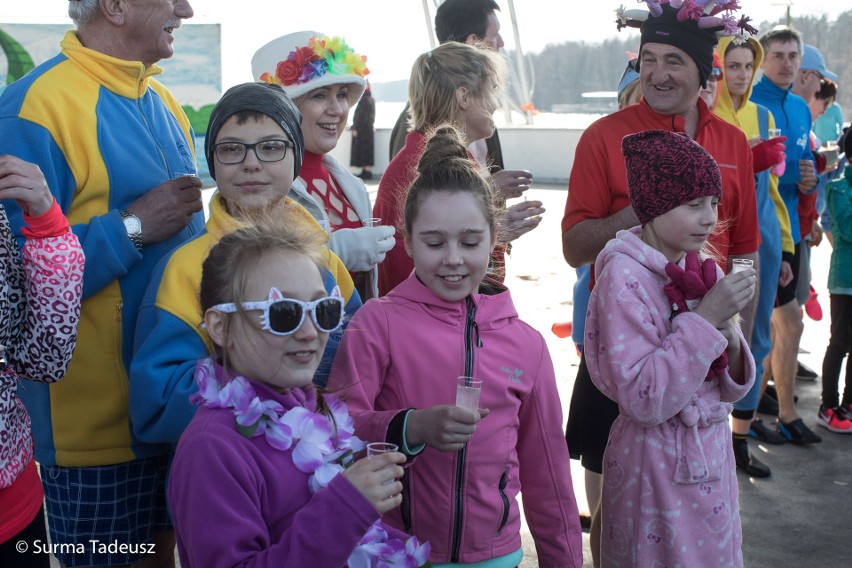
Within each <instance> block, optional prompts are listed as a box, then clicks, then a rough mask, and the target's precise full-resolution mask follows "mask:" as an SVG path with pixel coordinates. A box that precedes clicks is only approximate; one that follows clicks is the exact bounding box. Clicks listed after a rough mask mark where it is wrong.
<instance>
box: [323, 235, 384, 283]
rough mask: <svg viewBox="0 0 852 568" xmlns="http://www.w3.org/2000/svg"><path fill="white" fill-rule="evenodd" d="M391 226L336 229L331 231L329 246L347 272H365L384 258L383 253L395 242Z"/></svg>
mask: <svg viewBox="0 0 852 568" xmlns="http://www.w3.org/2000/svg"><path fill="white" fill-rule="evenodd" d="M395 232H396V230H395V229H394V228H393V227H388V226H386V225H381V226H379V227H362V228H360V229H338V230H337V231H334V232H333V233H331V239H330V240H329V243H328V245H329V247H328V248H330V249H331V250H332V251H333V252H334V253H335V254H336V255H337V256H339V257H340V260H342V261H343V264H344V265H346V268H347V270H349V272H366V271H368V270H372V269H373V266H375V265H376V264H378V263H379V262H381V261H383V260H384V259H385V255H386V254H387V252H388V251H389V250H391V249H392V248H393V246H394V245H395V244H396V239H394V237H393V235H394V233H395Z"/></svg>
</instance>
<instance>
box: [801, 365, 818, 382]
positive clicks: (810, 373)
mask: <svg viewBox="0 0 852 568" xmlns="http://www.w3.org/2000/svg"><path fill="white" fill-rule="evenodd" d="M817 377H819V375H818V374H817V372H816V371H814V370H813V369H811V368H810V367H808V366H807V365H805V364H804V363H802V362H801V361H799V367H798V369H796V378H797V379H799V380H800V381H815V380H817Z"/></svg>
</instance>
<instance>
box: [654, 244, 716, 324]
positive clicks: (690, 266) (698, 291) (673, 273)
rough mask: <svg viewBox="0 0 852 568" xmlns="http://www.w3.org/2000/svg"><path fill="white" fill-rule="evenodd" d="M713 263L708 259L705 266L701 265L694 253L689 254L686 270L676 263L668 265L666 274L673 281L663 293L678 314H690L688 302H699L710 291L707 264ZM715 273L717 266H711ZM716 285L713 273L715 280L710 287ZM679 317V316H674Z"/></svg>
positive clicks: (685, 265)
mask: <svg viewBox="0 0 852 568" xmlns="http://www.w3.org/2000/svg"><path fill="white" fill-rule="evenodd" d="M708 261H709V262H710V263H711V264H712V263H713V261H712V259H709V258H708V259H707V261H705V265H704V266H702V265H701V260H700V259H699V258H698V255H697V254H695V253H694V252H690V253H687V255H686V259H685V260H684V268H681V267H680V266H678V265H677V264H675V263H674V262H670V263H668V264H667V265H666V274H668V276H669V278H671V279H672V281H671V282H669V283H668V284H666V285H665V286H663V291H664V292H665V293H666V296H667V297H668V298H669V300H671V302H672V307H673V309H675V310H676V311H677V312H678V313H683V312H688V311H689V308H688V306H687V304H686V300H698V299H701V298H703V297H704V294H706V293H707V290H708V289H709V288H708V286H707V284H705V276H704V272H705V271H706V269H705V267H706V266H707V262H708ZM709 268H711V269H712V270H714V271H715V269H716V268H715V266H710V267H709ZM715 283H716V274H715V272H713V280H712V283H711V284H710V286H711V287H712V285H713V284H715ZM674 315H677V314H674Z"/></svg>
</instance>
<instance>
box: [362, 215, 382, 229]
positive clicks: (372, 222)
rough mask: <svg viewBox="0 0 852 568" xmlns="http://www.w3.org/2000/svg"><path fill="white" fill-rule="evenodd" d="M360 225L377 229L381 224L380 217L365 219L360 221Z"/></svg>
mask: <svg viewBox="0 0 852 568" xmlns="http://www.w3.org/2000/svg"><path fill="white" fill-rule="evenodd" d="M361 224H362V225H364V226H365V227H379V226H381V224H382V218H381V217H365V218H363V219H361Z"/></svg>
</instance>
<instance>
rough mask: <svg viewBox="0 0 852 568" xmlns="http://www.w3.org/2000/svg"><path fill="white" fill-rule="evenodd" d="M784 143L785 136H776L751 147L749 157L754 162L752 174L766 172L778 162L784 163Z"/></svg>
mask: <svg viewBox="0 0 852 568" xmlns="http://www.w3.org/2000/svg"><path fill="white" fill-rule="evenodd" d="M786 141H787V137H786V136H778V137H776V138H770V139H769V140H764V141H763V142H761V143H760V144H756V145H754V146H752V148H751V155H752V158H753V160H754V173H760V172H762V171H763V170H768V169H769V168H771V167H772V166H774V165H776V164H778V163H779V162H782V161H784V142H786Z"/></svg>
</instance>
